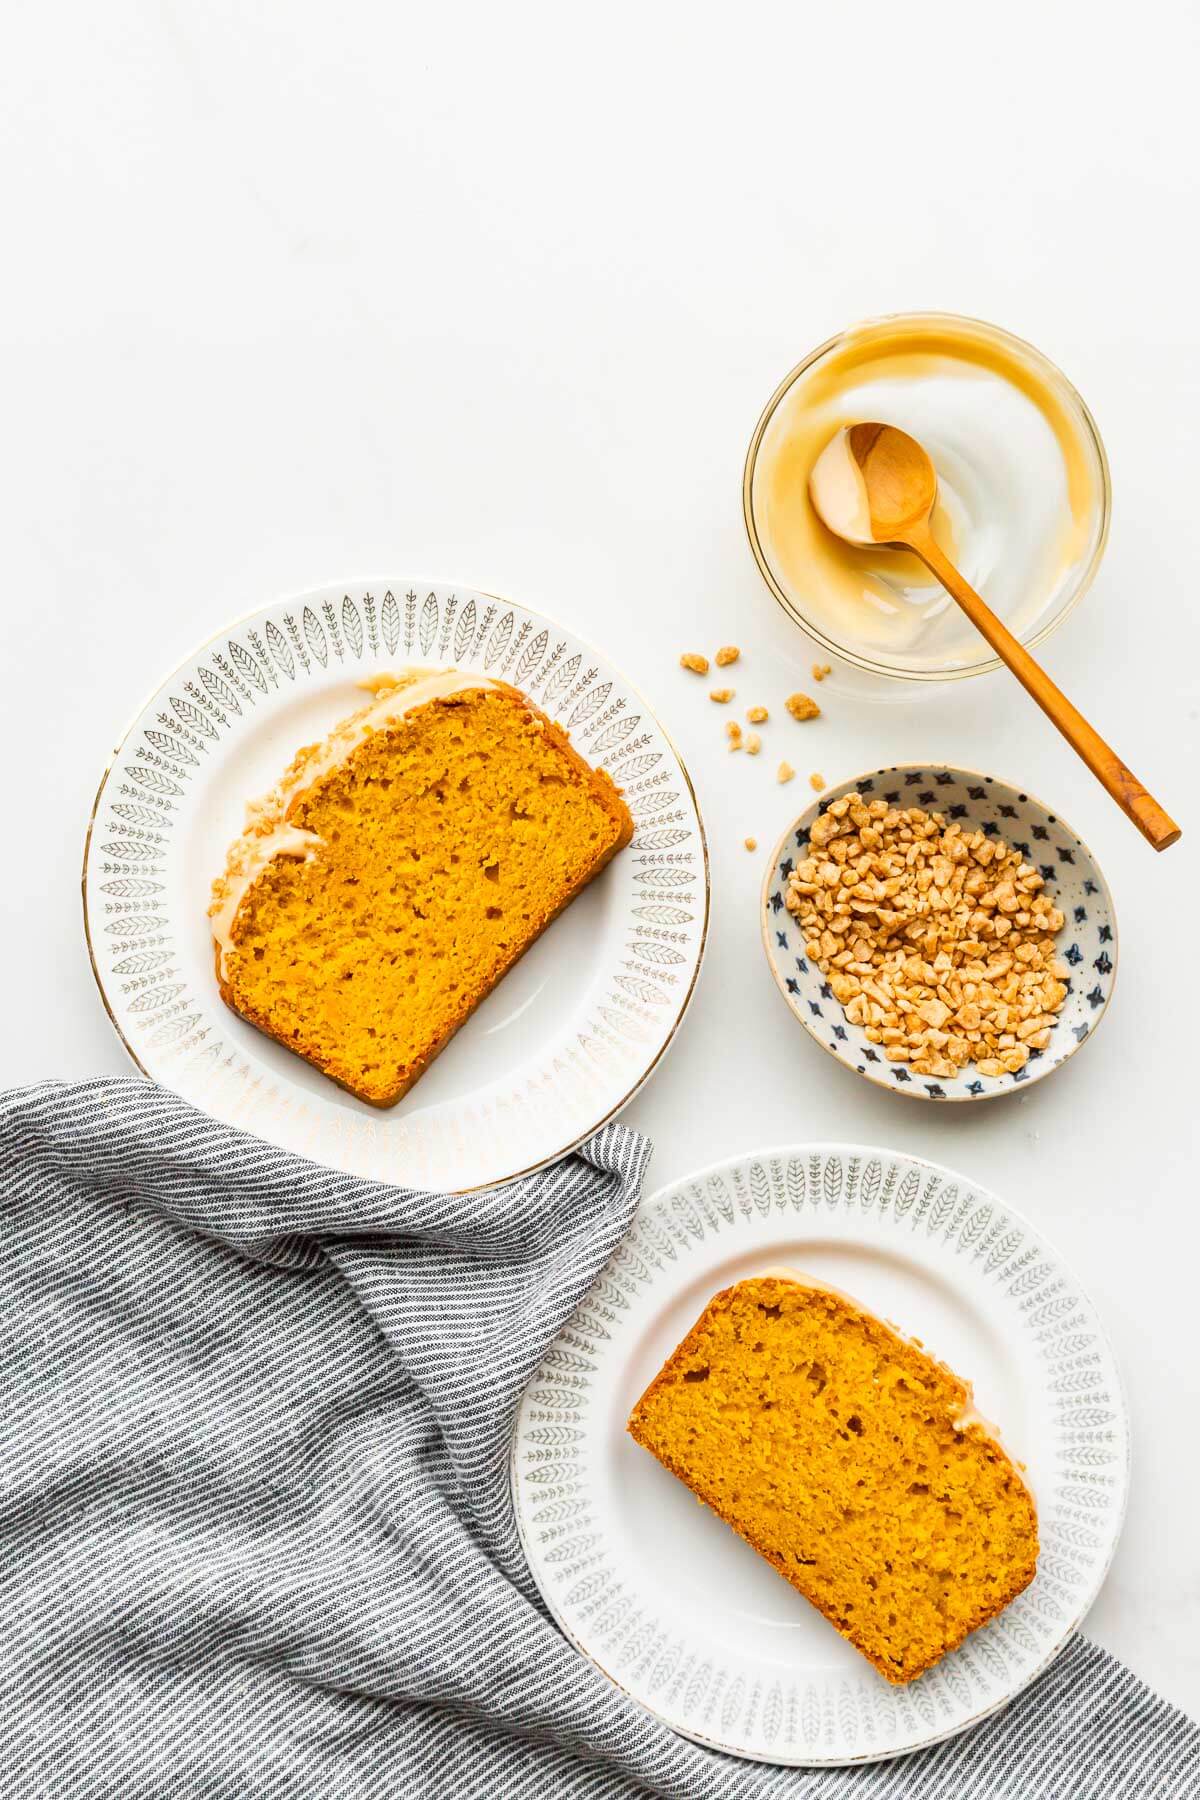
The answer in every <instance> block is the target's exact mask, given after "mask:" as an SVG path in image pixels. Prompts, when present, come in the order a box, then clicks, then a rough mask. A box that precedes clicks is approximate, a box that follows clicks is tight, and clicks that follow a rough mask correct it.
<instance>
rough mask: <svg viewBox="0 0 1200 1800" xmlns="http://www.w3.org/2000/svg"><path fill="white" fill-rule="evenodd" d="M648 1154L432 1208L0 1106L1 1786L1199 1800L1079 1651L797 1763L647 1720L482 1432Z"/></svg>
mask: <svg viewBox="0 0 1200 1800" xmlns="http://www.w3.org/2000/svg"><path fill="white" fill-rule="evenodd" d="M648 1157H649V1146H648V1144H647V1143H646V1142H645V1140H644V1139H642V1138H640V1137H638V1136H636V1135H635V1134H634V1133H633V1132H631V1131H628V1130H626V1129H624V1128H623V1127H621V1126H618V1125H610V1126H607V1127H606V1128H605V1129H604V1130H602V1131H601V1132H599V1133H598V1134H597V1136H596V1137H594V1138H593V1139H592V1140H591V1142H590V1143H588V1144H587V1145H585V1146H584V1148H583V1149H582V1150H580V1151H579V1152H578V1153H577V1154H576V1155H574V1156H571V1157H568V1158H566V1159H565V1160H564V1161H563V1162H561V1163H559V1164H558V1165H556V1166H555V1167H554V1168H551V1169H547V1170H544V1171H543V1172H541V1173H540V1174H537V1175H533V1176H529V1177H527V1178H526V1179H524V1180H522V1181H519V1182H515V1183H513V1184H512V1185H510V1186H508V1187H506V1188H502V1189H498V1190H496V1191H493V1192H490V1193H483V1194H474V1195H470V1196H466V1197H455V1196H445V1195H435V1194H422V1193H415V1192H409V1191H406V1190H400V1189H394V1188H386V1187H381V1186H378V1185H375V1184H372V1183H368V1182H363V1181H360V1180H357V1179H355V1178H352V1177H350V1176H346V1175H337V1174H332V1173H330V1172H329V1171H328V1170H325V1169H320V1168H317V1167H315V1166H312V1165H310V1164H307V1163H304V1162H301V1161H299V1160H298V1159H296V1158H295V1157H292V1156H288V1155H285V1154H283V1153H282V1152H280V1151H277V1150H274V1149H271V1148H269V1147H267V1146H266V1145H264V1144H261V1143H259V1142H258V1141H257V1140H254V1139H251V1138H248V1137H245V1136H243V1135H241V1134H239V1133H238V1132H236V1131H233V1130H230V1129H228V1128H227V1127H225V1126H223V1125H221V1124H218V1123H215V1122H214V1121H213V1120H211V1119H207V1118H205V1117H203V1116H202V1115H201V1114H199V1113H197V1112H195V1111H193V1110H192V1109H191V1108H189V1107H188V1106H186V1105H185V1104H184V1103H183V1102H182V1101H180V1100H179V1099H177V1098H176V1097H174V1096H173V1095H171V1094H169V1093H166V1092H164V1091H163V1090H161V1089H159V1088H155V1087H153V1086H151V1085H150V1084H149V1083H147V1082H143V1081H141V1080H138V1079H132V1078H131V1079H125V1080H112V1081H93V1082H87V1083H84V1084H82V1085H79V1086H65V1085H59V1084H47V1085H44V1086H38V1087H33V1088H28V1089H24V1090H20V1091H17V1092H14V1093H10V1094H8V1095H7V1096H5V1097H3V1098H2V1099H0V1159H2V1166H3V1170H4V1184H3V1199H4V1206H3V1214H2V1218H3V1228H2V1240H0V1287H2V1293H0V1337H2V1357H3V1364H2V1366H3V1375H4V1386H3V1408H2V1413H3V1417H2V1424H0V1433H2V1439H3V1448H2V1454H0V1507H2V1517H3V1530H4V1541H5V1555H4V1557H3V1562H2V1565H0V1591H2V1595H3V1598H2V1600H0V1619H2V1621H3V1629H2V1630H0V1690H3V1698H2V1699H0V1770H3V1774H2V1775H0V1791H2V1792H3V1794H4V1796H5V1800H25V1797H26V1796H57V1795H79V1796H87V1797H88V1800H92V1797H93V1796H95V1797H96V1800H107V1797H109V1796H115V1797H119V1800H169V1797H173V1796H193V1795H195V1796H206V1797H208V1796H215V1797H219V1800H248V1797H250V1800H255V1797H258V1796H264V1797H265V1796H272V1797H277V1796H278V1797H283V1796H304V1797H305V1800H315V1797H320V1796H326V1795H329V1796H338V1797H341V1796H347V1797H349V1800H357V1797H359V1796H376V1795H378V1796H383V1795H387V1796H396V1795H403V1796H405V1797H408V1796H422V1795H426V1794H428V1795H439V1796H440V1795H446V1794H453V1795H479V1796H486V1797H487V1800H493V1797H494V1800H525V1797H527V1796H528V1797H529V1800H547V1797H548V1796H557V1795H565V1796H570V1797H572V1800H573V1797H576V1796H578V1797H579V1800H585V1797H586V1800H618V1797H620V1800H624V1797H626V1796H628V1797H629V1800H632V1797H633V1796H638V1795H646V1794H652V1795H669V1796H680V1797H683V1796H688V1797H689V1800H708V1797H710V1796H711V1797H712V1800H743V1797H748V1796H751V1795H754V1796H780V1797H782V1800H841V1797H842V1796H855V1797H856V1800H883V1797H884V1796H895V1795H905V1796H913V1797H918V1800H935V1797H937V1800H973V1797H975V1796H985V1795H986V1796H988V1797H989V1800H991V1797H992V1796H997V1797H999V1796H1011V1797H1012V1800H1042V1797H1046V1800H1049V1797H1051V1796H1053V1797H1055V1800H1068V1797H1069V1800H1098V1797H1108V1796H1121V1797H1122V1800H1126V1797H1128V1800H1134V1797H1136V1796H1147V1797H1148V1800H1149V1797H1151V1796H1152V1797H1153V1800H1180V1797H1185V1796H1200V1728H1198V1727H1197V1726H1195V1725H1194V1724H1191V1723H1189V1721H1188V1720H1187V1719H1186V1718H1185V1717H1184V1716H1183V1715H1182V1714H1181V1713H1180V1712H1178V1711H1176V1710H1175V1709H1174V1708H1172V1707H1171V1706H1169V1705H1167V1704H1166V1703H1165V1702H1164V1701H1163V1700H1161V1699H1158V1698H1157V1697H1156V1696H1155V1695H1153V1694H1152V1693H1150V1691H1149V1690H1148V1689H1147V1688H1146V1687H1145V1686H1144V1685H1143V1684H1142V1683H1141V1682H1140V1681H1139V1680H1138V1679H1137V1678H1136V1677H1135V1676H1134V1675H1132V1674H1130V1673H1129V1672H1128V1670H1126V1669H1124V1668H1123V1667H1122V1666H1121V1664H1119V1663H1118V1662H1116V1661H1114V1659H1113V1658H1112V1657H1110V1656H1108V1655H1107V1654H1106V1653H1105V1652H1104V1651H1102V1650H1100V1649H1098V1648H1097V1647H1096V1646H1095V1645H1093V1644H1089V1643H1088V1642H1086V1641H1085V1640H1084V1639H1081V1638H1076V1639H1075V1640H1074V1642H1073V1643H1072V1644H1071V1645H1070V1646H1069V1647H1068V1648H1067V1649H1066V1650H1065V1651H1064V1652H1063V1654H1062V1655H1061V1656H1060V1657H1059V1658H1058V1659H1057V1661H1056V1662H1055V1663H1054V1664H1053V1665H1052V1667H1051V1668H1050V1669H1049V1670H1048V1671H1047V1672H1046V1673H1045V1674H1043V1675H1042V1676H1041V1677H1040V1679H1039V1680H1038V1681H1037V1682H1035V1683H1034V1685H1033V1686H1032V1687H1030V1688H1029V1689H1028V1690H1027V1691H1026V1692H1025V1694H1024V1695H1023V1696H1021V1698H1020V1699H1019V1700H1018V1701H1017V1702H1015V1703H1014V1704H1013V1705H1012V1706H1010V1707H1009V1708H1008V1709H1007V1710H1005V1711H1004V1712H1002V1713H1000V1714H999V1715H997V1716H995V1717H993V1718H992V1719H990V1720H988V1721H987V1722H986V1723H985V1724H983V1725H982V1726H980V1727H979V1728H978V1729H976V1730H975V1731H974V1732H971V1733H969V1734H967V1735H965V1736H962V1737H959V1738H956V1739H953V1740H951V1741H949V1742H947V1743H945V1744H941V1745H938V1746H936V1747H935V1748H933V1749H931V1750H928V1751H924V1752H921V1753H919V1754H918V1755H916V1756H912V1757H909V1758H906V1759H902V1760H900V1761H897V1762H892V1763H881V1764H875V1765H870V1766H862V1767H857V1768H854V1769H851V1770H834V1771H824V1772H805V1771H803V1770H787V1769H773V1768H769V1767H766V1766H764V1765H760V1764H754V1763H746V1762H740V1761H737V1760H734V1759H731V1758H728V1757H723V1756H720V1755H717V1754H715V1753H713V1752H710V1751H707V1750H704V1749H702V1748H700V1747H699V1746H697V1745H694V1744H691V1743H688V1742H686V1741H685V1740H683V1739H681V1738H678V1737H676V1736H675V1735H674V1734H673V1733H672V1732H670V1731H669V1730H667V1729H666V1728H665V1727H664V1726H662V1725H660V1724H658V1723H657V1722H656V1721H655V1720H654V1719H652V1718H650V1717H649V1716H648V1715H646V1714H645V1713H643V1712H642V1711H641V1710H640V1709H639V1708H638V1707H637V1706H636V1705H635V1704H634V1703H633V1702H631V1701H629V1700H627V1699H626V1698H625V1696H624V1695H622V1694H621V1693H620V1692H619V1691H618V1690H617V1689H616V1688H614V1687H613V1686H611V1685H610V1684H609V1682H608V1681H606V1680H605V1678H604V1677H603V1676H601V1675H600V1674H599V1673H598V1672H597V1671H596V1670H595V1669H593V1668H592V1667H591V1665H590V1664H589V1663H587V1662H585V1661H584V1660H583V1659H582V1658H580V1657H579V1656H578V1655H577V1654H576V1653H575V1651H574V1650H573V1649H572V1648H571V1646H570V1645H569V1644H568V1643H567V1642H566V1641H565V1639H564V1638H563V1637H562V1636H561V1635H560V1633H559V1632H558V1630H557V1628H556V1627H555V1626H554V1625H553V1623H552V1622H551V1621H550V1619H549V1618H548V1617H547V1615H546V1613H545V1611H544V1609H543V1607H542V1605H541V1603H540V1601H539V1599H538V1596H537V1593H536V1590H535V1589H534V1587H533V1585H532V1583H531V1581H530V1578H529V1575H528V1572H527V1570H526V1568H525V1566H524V1563H523V1560H522V1557H521V1552H520V1549H519V1546H518V1542H517V1536H516V1531H515V1528H514V1522H513V1516H512V1510H511V1505H510V1500H509V1492H508V1457H509V1440H510V1434H511V1430H512V1424H513V1417H514V1412H515V1409H516V1405H517V1401H518V1398H519V1396H520V1393H521V1390H522V1388H523V1386H524V1384H525V1382H526V1381H527V1379H528V1377H529V1376H530V1374H531V1373H532V1371H533V1370H534V1369H535V1368H536V1366H537V1364H538V1362H539V1360H540V1357H541V1354H542V1352H543V1350H544V1349H545V1347H546V1345H547V1344H548V1343H549V1341H550V1340H551V1339H552V1338H553V1337H554V1335H555V1334H556V1332H557V1331H558V1329H559V1327H560V1326H561V1324H562V1323H563V1321H564V1320H565V1319H566V1318H567V1317H568V1315H569V1314H570V1313H571V1311H572V1310H573V1308H574V1307H575V1305H576V1303H577V1301H578V1300H579V1299H580V1298H581V1296H582V1295H583V1294H584V1293H585V1291H586V1290H587V1288H588V1287H589V1286H590V1284H591V1282H592V1280H593V1278H594V1276H595V1274H596V1273H597V1271H598V1270H599V1269H600V1268H601V1267H602V1266H603V1264H604V1263H605V1261H606V1260H607V1258H608V1256H609V1254H610V1253H611V1251H612V1249H613V1247H614V1246H615V1245H616V1243H617V1242H618V1241H619V1239H620V1237H621V1235H622V1234H623V1232H624V1231H625V1230H626V1228H627V1226H628V1225H629V1222H630V1219H631V1217H632V1214H633V1211H634V1208H635V1206H636V1204H637V1200H638V1195H639V1191H640V1188H641V1182H642V1177H643V1174H644V1171H645V1167H646V1163H647V1160H648Z"/></svg>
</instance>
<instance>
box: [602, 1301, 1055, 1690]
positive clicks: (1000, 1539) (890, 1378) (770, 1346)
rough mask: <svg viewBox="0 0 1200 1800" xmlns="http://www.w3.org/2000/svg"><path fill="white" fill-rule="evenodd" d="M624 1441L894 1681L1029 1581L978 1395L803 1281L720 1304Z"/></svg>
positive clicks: (1026, 1549) (1023, 1491)
mask: <svg viewBox="0 0 1200 1800" xmlns="http://www.w3.org/2000/svg"><path fill="white" fill-rule="evenodd" d="M628 1429H629V1431H630V1433H631V1435H632V1436H633V1437H634V1438H636V1440H637V1442H638V1443H639V1444H642V1445H643V1446H644V1447H645V1448H646V1449H647V1450H649V1451H650V1452H651V1454H652V1455H654V1456H656V1457H657V1458H658V1460H659V1461H660V1462H661V1463H662V1464H663V1465H664V1467H666V1468H667V1469H669V1470H670V1471H671V1473H672V1474H673V1475H677V1476H678V1477H679V1479H680V1480H681V1481H683V1482H686V1484H687V1486H688V1487H689V1488H691V1489H692V1491H693V1493H695V1494H696V1495H697V1496H698V1497H699V1498H700V1499H701V1500H703V1501H704V1502H705V1504H706V1505H707V1506H710V1507H711V1508H712V1510H713V1511H714V1512H715V1513H717V1514H718V1515H719V1516H720V1517H721V1518H722V1519H724V1520H725V1522H726V1523H727V1524H729V1525H732V1527H733V1529H734V1530H735V1531H736V1532H738V1533H739V1535H740V1536H741V1537H743V1538H745V1540H746V1542H747V1543H748V1544H750V1545H752V1546H753V1548H754V1549H755V1550H757V1551H758V1552H759V1553H760V1555H762V1556H765V1557H766V1559H767V1561H768V1562H770V1563H772V1564H773V1565H774V1567H775V1568H776V1569H777V1570H778V1571H779V1573H780V1574H781V1575H782V1576H784V1577H785V1579H786V1580H788V1581H790V1582H791V1584H792V1586H793V1587H795V1588H797V1589H799V1591H800V1593H802V1594H803V1595H804V1597H805V1599H806V1600H810V1601H811V1602H812V1604H813V1605H814V1606H815V1607H817V1608H818V1610H819V1611H820V1612H822V1613H824V1615H825V1617H826V1618H827V1619H828V1620H829V1622H830V1623H831V1624H832V1625H834V1626H835V1627H836V1629H837V1630H838V1631H840V1632H841V1634H842V1636H843V1637H845V1638H848V1639H849V1640H850V1642H851V1643H852V1644H853V1645H854V1646H855V1648H856V1649H857V1650H861V1652H862V1653H863V1655H864V1656H865V1657H867V1658H868V1659H869V1661H870V1662H872V1663H873V1664H874V1665H875V1667H876V1668H877V1669H878V1670H879V1672H880V1674H881V1675H884V1676H886V1677H887V1679H888V1680H889V1681H891V1682H905V1681H912V1680H913V1679H914V1678H915V1677H916V1676H918V1675H920V1674H922V1673H923V1672H924V1671H925V1670H926V1669H928V1668H930V1667H931V1666H932V1664H934V1663H935V1662H937V1661H938V1659H939V1658H940V1657H942V1656H944V1655H945V1654H946V1652H947V1651H949V1650H953V1649H955V1647H956V1646H957V1645H959V1644H961V1642H962V1641H963V1639H964V1638H965V1637H966V1635H967V1633H968V1632H970V1631H974V1630H975V1629H976V1628H977V1627H978V1626H980V1625H983V1624H985V1623H986V1622H987V1620H989V1619H992V1618H994V1617H995V1616H996V1614H997V1613H998V1612H1000V1611H1001V1610H1002V1609H1003V1608H1004V1607H1005V1606H1007V1605H1008V1603H1009V1601H1010V1600H1013V1599H1015V1597H1016V1596H1017V1595H1018V1594H1019V1593H1020V1592H1021V1590H1022V1589H1023V1588H1025V1587H1027V1586H1028V1584H1029V1583H1030V1581H1032V1579H1033V1575H1034V1570H1035V1567H1036V1563H1037V1554H1038V1536H1037V1513H1036V1510H1035V1507H1034V1503H1033V1499H1032V1497H1031V1495H1030V1493H1029V1490H1028V1488H1027V1487H1026V1486H1025V1483H1024V1482H1023V1480H1022V1479H1021V1475H1020V1473H1019V1471H1018V1469H1017V1467H1016V1465H1015V1464H1014V1463H1013V1461H1012V1459H1011V1458H1010V1457H1009V1456H1008V1454H1007V1452H1006V1451H1005V1450H1004V1448H1003V1446H1002V1445H1001V1444H1000V1442H999V1441H998V1439H997V1438H996V1436H995V1435H994V1433H993V1431H992V1430H991V1429H990V1428H989V1427H988V1425H987V1424H986V1422H985V1421H983V1420H981V1419H980V1417H979V1415H978V1414H976V1413H975V1411H974V1408H973V1405H972V1399H971V1390H970V1387H969V1386H968V1384H967V1383H966V1382H964V1381H962V1380H960V1379H959V1377H958V1376H957V1375H954V1374H952V1373H951V1371H950V1370H949V1369H948V1368H946V1366H945V1364H943V1363H939V1362H936V1361H935V1360H934V1358H933V1357H931V1356H929V1355H927V1354H926V1353H925V1351H924V1350H923V1349H921V1348H920V1347H919V1345H917V1344H915V1343H913V1342H912V1341H911V1340H909V1339H907V1338H904V1337H901V1336H900V1334H899V1333H898V1332H897V1331H894V1330H893V1329H892V1328H891V1326H889V1325H886V1324H885V1323H884V1322H883V1321H882V1320H881V1319H878V1318H876V1317H875V1316H874V1315H873V1314H872V1313H869V1312H867V1311H865V1310H864V1309H863V1308H862V1307H860V1306H857V1305H856V1304H855V1303H854V1302H853V1301H852V1300H850V1299H849V1298H848V1296H846V1295H844V1294H841V1293H839V1292H837V1291H836V1290H835V1289H832V1288H829V1287H826V1286H824V1285H823V1284H821V1283H819V1282H810V1281H809V1280H808V1278H807V1277H805V1276H802V1275H797V1276H796V1277H795V1278H794V1279H790V1278H782V1277H775V1276H764V1277H762V1278H759V1279H755V1280H748V1281H739V1282H738V1283H737V1284H736V1286H734V1287H730V1288H726V1289H725V1290H724V1291H723V1292H722V1293H719V1294H717V1295H716V1296H715V1297H714V1299H712V1300H711V1301H710V1302H709V1304H708V1306H707V1307H706V1308H705V1310H704V1312H703V1314H702V1315H701V1317H700V1318H699V1319H698V1320H697V1322H696V1324H695V1325H694V1326H693V1328H692V1330H691V1331H690V1332H689V1333H688V1335H687V1337H686V1338H685V1339H684V1341H683V1342H682V1343H681V1344H680V1346H679V1348H678V1349H677V1350H676V1351H675V1352H674V1354H673V1355H672V1356H671V1357H670V1358H669V1360H668V1361H667V1363H666V1365H665V1366H664V1367H663V1369H662V1370H661V1371H660V1372H659V1374H658V1375H656V1376H655V1378H654V1380H653V1381H652V1382H651V1384H650V1386H649V1387H648V1388H647V1390H646V1392H645V1393H644V1394H643V1395H642V1397H641V1399H640V1400H639V1401H638V1403H637V1405H636V1406H635V1407H634V1409H633V1412H632V1413H631V1414H630V1417H629V1424H628Z"/></svg>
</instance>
